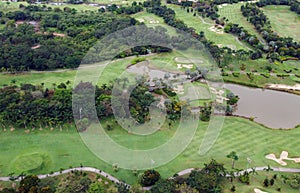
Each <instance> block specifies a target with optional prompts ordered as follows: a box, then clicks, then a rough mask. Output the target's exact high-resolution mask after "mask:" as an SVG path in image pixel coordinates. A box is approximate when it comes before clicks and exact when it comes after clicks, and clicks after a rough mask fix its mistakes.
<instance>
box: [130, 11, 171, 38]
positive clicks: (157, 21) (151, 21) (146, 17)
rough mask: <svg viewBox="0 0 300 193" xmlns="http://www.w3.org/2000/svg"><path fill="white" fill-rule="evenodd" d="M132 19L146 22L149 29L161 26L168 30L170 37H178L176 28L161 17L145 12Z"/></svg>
mask: <svg viewBox="0 0 300 193" xmlns="http://www.w3.org/2000/svg"><path fill="white" fill-rule="evenodd" d="M132 17H133V18H135V19H136V20H138V21H140V22H144V23H145V24H146V25H147V26H148V27H157V26H161V27H163V28H165V29H166V30H167V32H168V34H169V35H171V36H174V35H176V30H175V28H173V27H170V26H169V25H167V24H166V23H165V22H164V20H163V19H162V18H161V17H158V16H156V15H154V14H153V13H147V12H146V11H143V12H139V13H137V14H134V15H132Z"/></svg>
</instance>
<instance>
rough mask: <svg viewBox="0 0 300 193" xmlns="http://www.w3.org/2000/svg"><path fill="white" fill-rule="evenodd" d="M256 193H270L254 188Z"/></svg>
mask: <svg viewBox="0 0 300 193" xmlns="http://www.w3.org/2000/svg"><path fill="white" fill-rule="evenodd" d="M254 192H255V193H268V192H264V191H261V190H260V189H258V188H254Z"/></svg>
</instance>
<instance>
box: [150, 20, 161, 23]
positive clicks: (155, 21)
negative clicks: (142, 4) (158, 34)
mask: <svg viewBox="0 0 300 193" xmlns="http://www.w3.org/2000/svg"><path fill="white" fill-rule="evenodd" d="M149 23H151V24H155V23H159V21H158V20H150V21H149Z"/></svg>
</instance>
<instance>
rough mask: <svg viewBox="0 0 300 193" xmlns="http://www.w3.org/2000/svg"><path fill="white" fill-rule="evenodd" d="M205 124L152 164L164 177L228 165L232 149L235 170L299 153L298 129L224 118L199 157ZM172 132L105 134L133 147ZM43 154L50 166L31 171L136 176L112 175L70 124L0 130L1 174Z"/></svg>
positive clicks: (128, 178) (160, 139)
mask: <svg viewBox="0 0 300 193" xmlns="http://www.w3.org/2000/svg"><path fill="white" fill-rule="evenodd" d="M104 125H105V121H104ZM207 125H208V124H207V123H204V122H200V123H199V128H198V130H197V132H196V134H195V136H194V138H193V140H192V142H191V144H190V145H189V146H188V147H187V149H186V150H185V151H184V152H183V153H182V154H180V155H179V156H178V157H177V158H176V159H174V160H173V161H171V162H169V163H168V164H166V165H164V166H161V167H159V168H157V169H158V171H159V172H160V173H161V174H162V176H163V177H169V176H171V175H173V174H174V173H176V172H178V171H180V170H183V169H186V168H190V167H202V166H203V164H204V163H206V162H208V161H209V160H210V159H212V158H214V159H216V160H218V161H220V162H223V163H225V166H226V167H227V168H229V167H230V166H231V160H230V159H228V158H226V155H227V154H228V153H230V152H231V151H236V152H237V153H238V155H239V160H238V161H237V162H236V167H237V168H245V167H247V166H248V165H247V158H248V157H249V158H251V159H252V164H251V167H253V166H265V165H268V164H270V165H271V166H279V165H278V164H277V163H275V162H273V161H270V160H267V159H265V158H264V156H265V155H267V154H269V153H275V154H276V155H277V156H278V155H279V154H280V153H281V151H283V150H286V151H288V152H289V153H290V156H291V157H297V156H300V155H299V152H298V150H297V147H298V146H297V144H298V139H299V136H300V129H299V128H296V129H293V130H271V129H266V128H265V127H263V126H260V125H258V124H256V123H254V122H251V121H248V120H245V119H241V118H235V117H227V118H226V120H225V123H224V125H223V129H222V130H221V132H220V135H219V137H218V139H217V141H216V143H215V145H213V147H212V148H211V150H210V151H209V152H208V153H207V154H205V155H204V156H200V155H199V154H198V151H199V146H200V144H201V141H202V139H203V136H204V133H205V132H206V128H207ZM187 129H188V128H187ZM175 131H176V127H175V125H174V127H171V128H166V129H162V130H160V131H157V132H156V133H154V134H151V135H149V136H136V135H133V134H130V133H128V132H125V131H124V129H122V128H119V127H115V128H114V129H113V130H112V131H106V133H107V134H108V135H110V136H111V138H112V139H114V140H115V141H116V142H117V143H119V144H121V145H124V146H127V147H131V148H134V149H147V148H151V147H154V146H156V145H158V144H161V143H163V142H164V141H165V140H167V139H169V137H171V136H172V135H173V133H174V132H175ZM148 140H149V141H148ZM45 152H46V153H47V156H48V163H49V164H47V165H46V166H45V167H42V168H41V169H39V170H35V171H34V172H35V173H47V172H50V171H57V170H59V169H60V168H68V167H69V166H79V165H80V163H82V164H83V165H84V166H93V167H97V168H99V169H102V170H104V171H106V172H109V173H111V174H113V175H115V176H116V177H118V178H120V179H123V180H125V181H126V182H128V183H134V182H136V180H137V177H135V176H134V175H133V174H132V172H131V171H128V170H123V169H121V170H120V171H119V172H117V173H115V172H113V170H112V166H110V165H108V164H106V163H104V162H103V161H101V160H99V159H98V158H97V157H96V156H95V155H93V154H92V153H91V152H90V151H89V150H88V149H87V147H86V146H85V145H84V143H83V142H82V141H81V138H80V137H79V134H78V133H77V132H76V131H75V129H74V128H73V126H71V127H70V126H65V127H63V130H62V131H59V128H55V129H54V130H53V131H50V129H49V128H44V129H43V131H39V130H37V129H36V130H35V131H31V132H30V133H25V132H24V130H23V129H20V130H19V129H17V130H15V131H9V130H7V131H5V132H4V131H3V130H1V131H0V153H1V157H0V170H1V172H0V175H1V176H3V175H8V174H9V173H10V172H13V171H16V168H15V166H14V164H12V163H11V161H12V160H15V159H17V158H18V157H20V156H22V155H24V154H25V155H28V154H32V153H33V154H34V153H39V154H43V153H45ZM288 167H299V164H295V163H293V162H291V161H288Z"/></svg>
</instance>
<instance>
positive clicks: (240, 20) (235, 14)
mask: <svg viewBox="0 0 300 193" xmlns="http://www.w3.org/2000/svg"><path fill="white" fill-rule="evenodd" d="M244 4H245V3H234V4H227V5H226V6H222V7H220V6H219V11H218V13H219V14H220V18H223V17H226V18H227V19H228V20H229V22H231V23H235V24H239V26H242V27H244V29H245V30H247V31H248V32H249V33H251V34H253V35H256V36H257V37H261V36H260V34H259V33H258V32H257V31H256V30H255V28H254V27H253V25H252V24H250V23H249V22H248V21H247V19H246V18H245V17H244V16H243V15H242V12H241V6H242V5H244Z"/></svg>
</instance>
